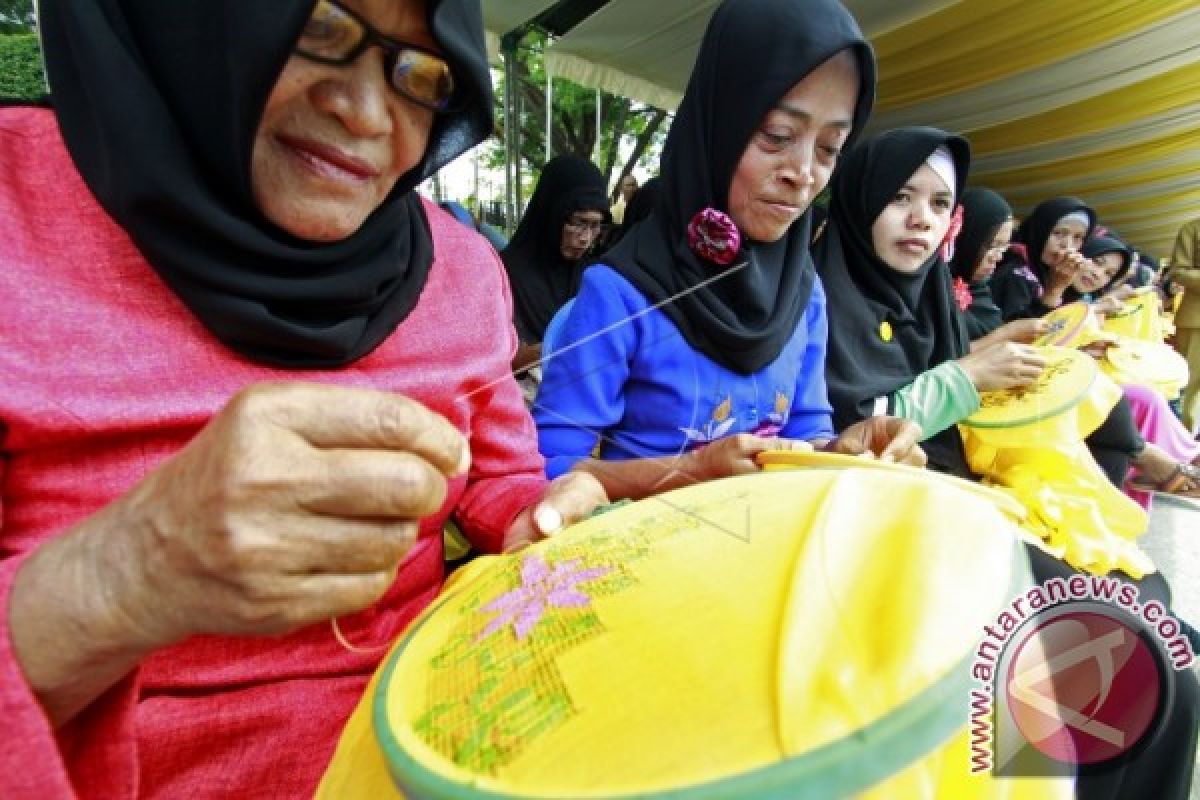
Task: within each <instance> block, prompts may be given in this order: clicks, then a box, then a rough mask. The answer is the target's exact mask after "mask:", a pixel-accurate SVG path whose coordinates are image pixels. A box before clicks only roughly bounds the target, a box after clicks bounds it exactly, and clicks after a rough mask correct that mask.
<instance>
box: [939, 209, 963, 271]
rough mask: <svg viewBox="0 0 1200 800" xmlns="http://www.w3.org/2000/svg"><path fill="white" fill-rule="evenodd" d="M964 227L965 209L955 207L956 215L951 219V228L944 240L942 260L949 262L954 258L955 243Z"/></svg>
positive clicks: (947, 230)
mask: <svg viewBox="0 0 1200 800" xmlns="http://www.w3.org/2000/svg"><path fill="white" fill-rule="evenodd" d="M962 226H963V207H962V205H958V206H955V207H954V214H953V216H951V217H950V227H949V228H947V229H946V235H945V236H944V237H943V238H942V260H943V261H947V262H948V261H949V260H950V259H952V258H954V242H955V241H956V240H957V239H958V234H959V233H961V232H962Z"/></svg>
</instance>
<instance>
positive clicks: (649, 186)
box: [621, 176, 663, 231]
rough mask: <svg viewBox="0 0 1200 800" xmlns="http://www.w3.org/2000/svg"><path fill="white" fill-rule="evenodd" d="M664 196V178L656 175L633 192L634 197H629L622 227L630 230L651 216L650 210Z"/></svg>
mask: <svg viewBox="0 0 1200 800" xmlns="http://www.w3.org/2000/svg"><path fill="white" fill-rule="evenodd" d="M662 196H663V188H662V178H659V177H657V176H655V177H653V178H651V179H650V180H648V181H646V182H645V183H643V184H642V185H641V186H639V187H638V188H637V191H635V192H634V193H633V197H631V198H629V203H628V205H626V206H625V216H624V217H623V218H622V220H621V225H622V227H623V228H624V229H625V230H626V231H628V230H629V229H631V228H632V227H633V226H634V225H636V224H638V223H639V222H641V221H642V220H644V219H645V218H646V217H648V216H650V212H651V211H653V210H654V208H655V206H657V205H658V204H659V203H660V202H661V201H662Z"/></svg>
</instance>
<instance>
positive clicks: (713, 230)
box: [687, 208, 742, 267]
mask: <svg viewBox="0 0 1200 800" xmlns="http://www.w3.org/2000/svg"><path fill="white" fill-rule="evenodd" d="M687 237H688V247H690V248H692V252H693V253H695V254H696V255H698V256H700V257H701V258H703V259H706V260H708V261H711V262H712V263H714V264H718V265H720V266H722V267H724V266H727V265H729V264H731V263H733V260H734V259H735V258H737V254H738V250H740V249H741V247H742V235H741V233H740V232H739V231H738V229H737V225H736V224H734V222H733V220H732V219H730V218H729V215H728V214H725V213H724V212H721V211H717V210H716V209H715V208H706V209H704V210H703V211H699V212H697V213H696V216H694V217H692V221H691V222H690V223H688V227H687Z"/></svg>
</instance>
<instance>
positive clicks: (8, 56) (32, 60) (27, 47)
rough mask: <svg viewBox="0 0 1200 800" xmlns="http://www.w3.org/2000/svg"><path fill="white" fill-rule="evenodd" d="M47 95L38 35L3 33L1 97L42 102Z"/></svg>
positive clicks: (1, 42) (0, 53)
mask: <svg viewBox="0 0 1200 800" xmlns="http://www.w3.org/2000/svg"><path fill="white" fill-rule="evenodd" d="M45 94H46V85H45V81H44V78H43V77H42V57H41V52H40V50H39V48H38V40H37V36H36V35H35V34H32V33H18V34H11V35H4V34H0V97H2V98H5V99H10V100H38V99H40V98H41V97H43V96H44V95H45Z"/></svg>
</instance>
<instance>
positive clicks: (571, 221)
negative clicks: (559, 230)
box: [563, 217, 608, 236]
mask: <svg viewBox="0 0 1200 800" xmlns="http://www.w3.org/2000/svg"><path fill="white" fill-rule="evenodd" d="M606 227H608V224H607V223H606V222H605V221H604V220H596V221H592V220H585V219H576V218H575V217H570V218H568V219H567V221H566V222H564V223H563V228H565V229H566V230H567V231H569V232H570V233H586V234H588V235H590V236H595V235H596V234H598V233H600V232H601V231H603V230H604V229H605V228H606Z"/></svg>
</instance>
